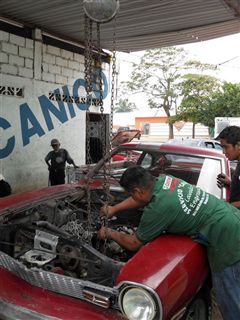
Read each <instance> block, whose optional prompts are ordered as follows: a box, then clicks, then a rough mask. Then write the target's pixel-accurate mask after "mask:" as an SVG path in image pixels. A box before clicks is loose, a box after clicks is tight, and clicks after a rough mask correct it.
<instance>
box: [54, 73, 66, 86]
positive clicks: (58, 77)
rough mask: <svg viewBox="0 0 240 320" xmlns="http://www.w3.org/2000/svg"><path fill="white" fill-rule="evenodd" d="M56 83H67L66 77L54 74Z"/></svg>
mask: <svg viewBox="0 0 240 320" xmlns="http://www.w3.org/2000/svg"><path fill="white" fill-rule="evenodd" d="M56 83H59V84H62V85H66V84H67V77H63V76H60V75H58V74H57V75H56Z"/></svg>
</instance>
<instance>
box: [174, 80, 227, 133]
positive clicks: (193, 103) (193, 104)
mask: <svg viewBox="0 0 240 320" xmlns="http://www.w3.org/2000/svg"><path fill="white" fill-rule="evenodd" d="M183 79H184V80H183V81H182V82H181V84H180V86H179V88H180V92H181V93H180V95H181V96H182V101H181V104H180V106H179V107H178V110H177V117H176V120H185V121H190V122H192V123H193V130H192V137H193V138H195V125H196V124H197V123H201V124H206V122H208V119H209V118H210V117H211V112H210V110H209V108H210V105H211V102H212V99H213V94H214V92H217V91H218V90H219V88H220V86H221V83H220V81H219V80H218V79H216V78H215V77H212V76H209V75H203V74H187V75H185V76H184V77H183Z"/></svg>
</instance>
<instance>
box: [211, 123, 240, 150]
mask: <svg viewBox="0 0 240 320" xmlns="http://www.w3.org/2000/svg"><path fill="white" fill-rule="evenodd" d="M220 139H224V140H226V142H227V143H230V144H232V145H233V146H235V145H236V144H237V143H238V142H240V127H238V126H228V127H226V128H224V129H223V130H222V131H221V132H220V133H219V135H218V136H217V137H216V138H215V140H220Z"/></svg>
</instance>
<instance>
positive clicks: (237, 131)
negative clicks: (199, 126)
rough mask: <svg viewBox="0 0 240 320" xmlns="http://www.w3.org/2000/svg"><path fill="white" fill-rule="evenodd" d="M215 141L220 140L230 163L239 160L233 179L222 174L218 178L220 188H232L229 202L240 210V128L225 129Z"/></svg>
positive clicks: (230, 127)
mask: <svg viewBox="0 0 240 320" xmlns="http://www.w3.org/2000/svg"><path fill="white" fill-rule="evenodd" d="M215 140H219V141H220V143H221V146H222V148H223V153H224V154H225V155H226V157H227V158H228V160H229V161H233V160H237V161H238V163H237V167H236V169H235V172H234V173H233V175H232V179H231V178H230V177H228V176H227V175H225V174H222V173H220V174H219V175H218V177H217V180H218V186H219V187H224V186H230V199H229V202H230V203H231V204H232V205H233V206H234V207H237V208H238V209H240V127H238V126H229V127H226V128H225V129H223V130H222V131H221V132H220V134H219V135H218V136H217V138H216V139H215Z"/></svg>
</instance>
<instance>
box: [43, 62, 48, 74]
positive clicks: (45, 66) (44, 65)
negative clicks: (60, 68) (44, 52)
mask: <svg viewBox="0 0 240 320" xmlns="http://www.w3.org/2000/svg"><path fill="white" fill-rule="evenodd" d="M48 70H49V64H48V63H42V71H43V72H48Z"/></svg>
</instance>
